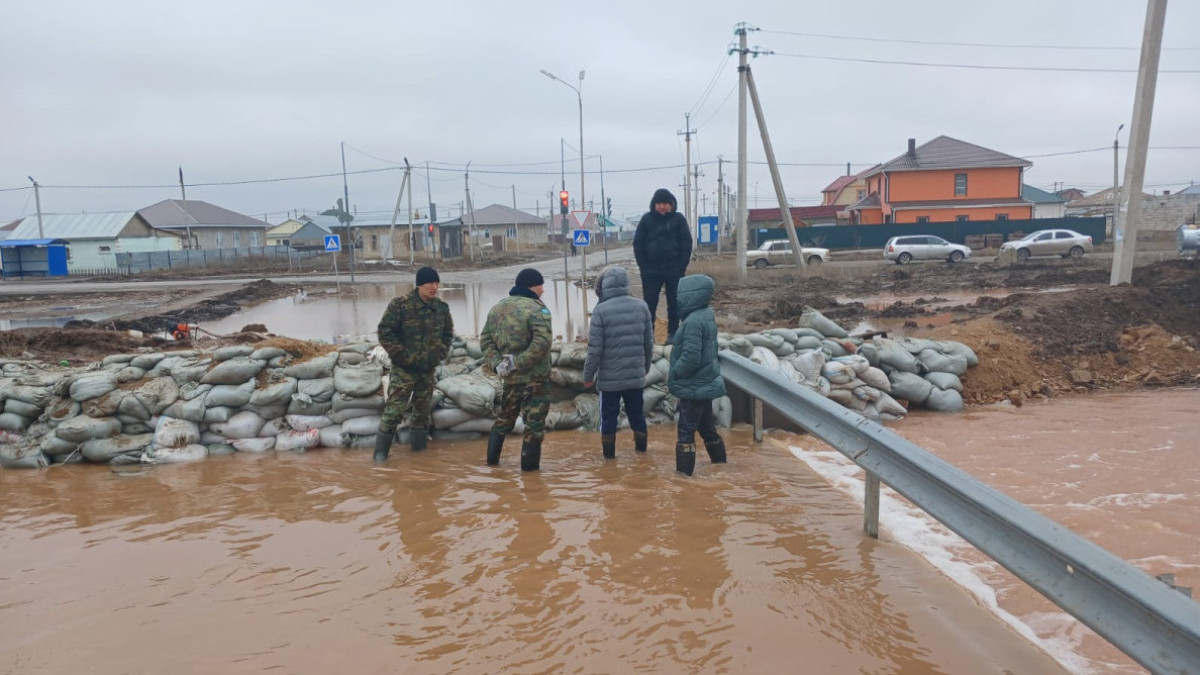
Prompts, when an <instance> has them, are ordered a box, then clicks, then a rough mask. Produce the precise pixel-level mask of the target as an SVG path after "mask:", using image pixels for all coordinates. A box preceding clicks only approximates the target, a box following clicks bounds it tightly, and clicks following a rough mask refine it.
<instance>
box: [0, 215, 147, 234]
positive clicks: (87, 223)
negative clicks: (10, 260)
mask: <svg viewBox="0 0 1200 675" xmlns="http://www.w3.org/2000/svg"><path fill="white" fill-rule="evenodd" d="M137 217H138V214H137V212H135V211H122V212H119V213H64V214H54V213H44V214H42V232H41V234H39V233H38V218H37V216H26V217H25V220H22V221H21V224H20V225H17V226H16V228H14V229H13V231H12V232H11V233H10V234H9V236H8V238H9V239H46V238H54V239H68V240H78V239H112V238H114V237H117V236H120V234H121V231H122V230H124V229H125V227H126V226H127V225H129V222H130V221H131V220H133V219H135V218H137Z"/></svg>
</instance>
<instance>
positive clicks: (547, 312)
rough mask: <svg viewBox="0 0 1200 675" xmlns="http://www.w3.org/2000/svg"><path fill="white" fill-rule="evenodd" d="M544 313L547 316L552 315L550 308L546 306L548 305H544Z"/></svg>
mask: <svg viewBox="0 0 1200 675" xmlns="http://www.w3.org/2000/svg"><path fill="white" fill-rule="evenodd" d="M542 314H545V315H546V316H550V310H549V309H548V308H546V307H543V308H542Z"/></svg>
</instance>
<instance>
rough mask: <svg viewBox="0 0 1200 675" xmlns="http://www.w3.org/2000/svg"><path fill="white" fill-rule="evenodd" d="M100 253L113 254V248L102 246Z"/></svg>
mask: <svg viewBox="0 0 1200 675" xmlns="http://www.w3.org/2000/svg"><path fill="white" fill-rule="evenodd" d="M100 252H101V253H112V247H111V246H101V247H100Z"/></svg>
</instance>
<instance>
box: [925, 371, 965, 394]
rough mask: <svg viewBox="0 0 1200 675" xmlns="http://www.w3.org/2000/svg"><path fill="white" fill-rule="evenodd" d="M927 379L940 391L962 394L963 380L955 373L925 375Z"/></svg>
mask: <svg viewBox="0 0 1200 675" xmlns="http://www.w3.org/2000/svg"><path fill="white" fill-rule="evenodd" d="M925 379H926V380H929V381H930V382H931V383H932V384H933V386H935V387H937V388H938V389H953V390H954V391H957V392H958V393H960V394H961V393H962V380H960V379H958V376H957V375H955V374H954V373H925Z"/></svg>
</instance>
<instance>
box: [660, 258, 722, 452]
mask: <svg viewBox="0 0 1200 675" xmlns="http://www.w3.org/2000/svg"><path fill="white" fill-rule="evenodd" d="M714 287H715V285H714V283H713V280H712V278H711V277H709V276H707V275H704V274H692V275H689V276H686V277H684V278H683V279H680V280H679V315H680V320H679V328H678V329H677V330H676V331H675V342H674V345H673V346H672V347H671V369H670V374H669V375H668V389H669V390H670V392H671V393H672V394H674V395H675V397H676V398H678V399H679V408H678V411H677V413H678V415H677V418H676V422H675V424H676V439H675V440H676V444H675V469H676V470H678V471H679V472H680V473H683V474H686V475H688V476H690V475H692V472H693V471H694V470H695V468H696V432H699V433H700V438H702V439H704V449H705V450H706V451H708V457H709V459H711V460H712V462H713V464H720V463H722V462H724V461H725V442H724V441H723V440H722V439H721V436H720V434H718V433H717V426H716V424H715V422H714V420H713V411H712V402H713V400H714V399H718V398H721V397H722V396H724V395H725V380H724V378H722V377H721V365H720V362H719V361H718V360H717V317H716V315H715V314H714V313H713V311H712V308H711V307H709V302H710V301H711V300H712V295H713V289H714Z"/></svg>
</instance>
